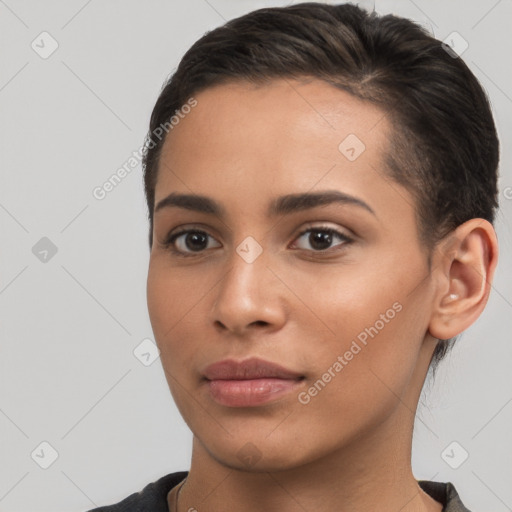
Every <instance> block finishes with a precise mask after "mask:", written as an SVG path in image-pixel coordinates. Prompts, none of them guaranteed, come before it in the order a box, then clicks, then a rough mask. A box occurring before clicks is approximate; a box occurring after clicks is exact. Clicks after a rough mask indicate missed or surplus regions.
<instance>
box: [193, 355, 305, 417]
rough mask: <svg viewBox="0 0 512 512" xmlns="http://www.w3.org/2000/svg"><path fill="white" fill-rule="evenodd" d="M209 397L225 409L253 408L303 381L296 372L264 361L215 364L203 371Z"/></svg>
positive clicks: (291, 389) (294, 388)
mask: <svg viewBox="0 0 512 512" xmlns="http://www.w3.org/2000/svg"><path fill="white" fill-rule="evenodd" d="M203 376H204V380H205V383H206V386H207V388H208V391H209V394H210V396H211V398H213V400H214V401H215V402H217V403H218V404H220V405H224V406H227V407H254V406H258V405H263V404H266V403H269V402H271V401H274V400H277V399H278V398H282V397H283V396H284V395H286V394H288V393H291V392H292V391H294V390H297V389H298V387H300V386H302V381H303V380H304V379H305V376H304V375H301V374H299V373H297V372H295V371H292V370H289V369H287V368H284V367H282V366H280V365H278V364H276V363H272V362H270V361H265V360H263V359H258V358H251V359H247V360H245V361H241V362H237V361H235V360H232V359H228V360H224V361H220V362H217V363H214V364H212V365H210V366H208V367H207V368H206V370H205V371H204V372H203Z"/></svg>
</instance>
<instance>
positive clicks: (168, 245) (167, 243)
mask: <svg viewBox="0 0 512 512" xmlns="http://www.w3.org/2000/svg"><path fill="white" fill-rule="evenodd" d="M309 232H320V233H328V234H329V235H331V236H333V235H334V236H337V237H338V238H340V239H341V240H342V243H340V244H338V245H336V246H334V247H337V249H336V248H335V249H333V248H329V249H324V250H318V251H315V250H314V249H298V250H302V251H309V252H313V253H314V254H315V255H323V254H330V253H332V252H335V251H340V250H343V249H344V248H345V247H346V246H347V245H349V244H351V243H352V242H354V240H353V239H352V238H350V237H348V236H347V235H345V234H344V233H341V232H340V231H337V230H336V229H333V228H330V227H326V226H312V227H311V226H310V227H308V228H306V229H304V230H303V231H301V232H300V233H299V234H298V235H297V237H296V238H295V239H294V240H297V239H299V238H301V237H302V236H303V235H305V234H306V233H309ZM189 233H199V234H202V235H206V236H211V235H209V234H208V233H207V232H206V231H204V230H201V229H193V228H192V229H190V228H189V229H183V230H181V231H178V232H177V233H172V234H169V235H168V236H167V238H166V239H165V240H164V242H163V244H162V245H163V247H164V248H165V249H167V250H169V251H170V252H172V253H173V254H175V255H176V256H180V257H183V258H188V257H193V256H200V255H202V254H204V253H205V252H206V249H205V250H202V251H197V252H189V253H187V252H183V251H180V250H179V249H176V247H175V246H174V242H175V241H176V239H177V238H178V237H180V236H182V235H185V234H189ZM212 238H213V237H212Z"/></svg>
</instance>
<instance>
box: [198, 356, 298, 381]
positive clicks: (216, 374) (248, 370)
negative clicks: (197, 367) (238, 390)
mask: <svg viewBox="0 0 512 512" xmlns="http://www.w3.org/2000/svg"><path fill="white" fill-rule="evenodd" d="M203 375H204V376H205V377H206V378H207V379H208V380H248V379H263V378H272V377H273V378H276V379H298V378H300V377H303V376H302V375H301V374H300V373H296V372H293V371H291V370H288V369H286V368H283V367H282V366H280V365H278V364H276V363H272V362H270V361H265V360H264V359H258V358H256V357H253V358H251V359H245V360H244V361H235V360H234V359H225V360H223V361H218V362H217V363H213V364H211V365H210V366H208V367H207V368H206V369H205V370H204V372H203Z"/></svg>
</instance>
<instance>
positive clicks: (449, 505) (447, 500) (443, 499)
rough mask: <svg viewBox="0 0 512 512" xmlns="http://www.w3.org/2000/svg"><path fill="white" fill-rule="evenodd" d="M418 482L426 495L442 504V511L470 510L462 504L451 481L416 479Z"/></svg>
mask: <svg viewBox="0 0 512 512" xmlns="http://www.w3.org/2000/svg"><path fill="white" fill-rule="evenodd" d="M418 484H419V486H420V487H421V488H422V489H423V490H424V491H425V492H426V493H427V494H428V495H430V496H431V497H432V498H434V499H435V500H436V501H439V503H442V504H443V511H442V512H471V511H470V510H469V509H468V508H466V507H465V506H464V504H463V503H462V501H461V499H460V496H459V494H458V492H457V490H456V489H455V486H454V485H453V484H452V483H451V482H432V481H430V480H418Z"/></svg>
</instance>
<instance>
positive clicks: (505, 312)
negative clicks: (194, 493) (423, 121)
mask: <svg viewBox="0 0 512 512" xmlns="http://www.w3.org/2000/svg"><path fill="white" fill-rule="evenodd" d="M285 4H286V2H278V1H266V2H264V1H256V0H243V1H238V2H235V1H226V0H210V1H206V0H190V1H187V2H185V1H182V2H169V1H167V2H164V1H157V0H151V1H144V2H142V1H140V2H136V1H132V0H131V1H127V0H124V1H121V0H112V1H108V2H106V1H103V2H99V1H98V0H96V1H95V0H92V1H91V0H89V1H85V0H72V1H70V0H68V1H65V2H64V1H60V2H59V1H55V0H52V1H45V2H36V1H32V2H21V1H16V0H5V1H2V0H0V38H1V41H0V48H1V49H2V51H1V56H0V66H1V67H0V108H1V115H0V125H1V133H0V141H1V143H2V144H1V168H0V172H1V181H0V183H1V187H0V233H1V240H2V243H1V249H0V312H1V313H0V339H1V344H0V351H1V352H0V443H1V444H0V461H1V462H0V510H1V511H10V512H18V511H20V512H21V511H23V512H30V511H38V512H42V511H52V512H59V511H83V510H86V509H89V508H92V507H93V506H95V505H101V504H107V503H112V502H114V501H119V500H120V499H122V498H124V497H125V496H127V495H128V494H131V493H132V492H135V491H138V490H140V489H141V488H142V487H143V486H144V485H146V484H147V483H149V482H150V481H154V480H156V479H157V478H159V477H161V476H163V475H164V474H166V473H169V472H172V471H179V470H187V469H188V468H189V458H190V454H191V447H190V443H191V434H190V432H189V431H188V428H187V426H186V425H185V423H184V422H183V420H182V419H181V417H180V416H179V413H178V411H177V409H176V407H175V405H174V403H173V401H172V398H171V396H170V393H169V391H168V388H167V383H166V381H165V378H164V374H163V371H162V368H161V366H160V360H159V359H156V360H155V361H154V363H153V364H151V365H149V366H145V365H144V364H142V362H141V361H140V360H139V359H137V358H136V357H135V355H134V353H133V351H134V349H135V348H136V347H137V346H138V345H139V344H140V343H141V341H142V340H144V339H146V338H150V339H152V332H151V326H150V323H149V317H148V314H147V309H146V297H145V286H146V283H145V279H146V272H147V264H148V254H149V253H148V246H147V223H146V207H145V204H144V198H143V191H142V180H141V171H140V165H139V166H137V167H136V168H135V169H134V170H133V171H132V172H131V173H130V174H129V175H128V176H126V178H125V179H124V180H123V181H122V182H121V183H120V184H119V185H118V186H117V187H116V188H115V189H114V190H113V191H111V192H110V193H109V194H107V196H106V197H105V198H104V199H103V200H97V199H95V198H94V197H93V194H92V191H93V189H94V188H95V187H97V186H101V185H102V183H104V182H105V181H106V180H107V179H108V178H109V177H110V176H111V175H112V174H113V173H114V172H115V171H116V170H117V169H118V168H119V167H121V166H122V165H123V164H124V163H125V162H126V161H127V159H128V158H129V157H130V156H131V154H132V152H133V151H136V150H138V148H139V147H140V146H141V144H142V141H143V138H144V135H145V133H146V130H147V126H148V121H149V115H150V112H151V109H152V107H153V104H154V102H155V100H156V97H157V95H158V93H159V91H160V87H161V85H162V83H163V81H164V79H165V78H166V77H167V76H168V75H169V74H170V72H171V71H172V70H173V69H174V68H175V66H176V65H177V64H178V61H179V58H180V57H181V56H182V55H183V53H184V51H185V50H186V49H187V48H188V47H189V46H190V45H191V44H192V43H193V42H194V41H195V40H196V39H197V38H199V37H200V36H201V35H202V34H203V33H204V32H205V31H207V30H210V29H212V28H214V27H216V26H218V25H219V24H221V23H223V22H224V20H228V19H230V18H233V17H235V16H239V15H241V14H243V13H245V12H248V11H250V10H253V9H255V8H259V7H263V6H274V5H285ZM375 7H376V10H377V11H379V12H394V13H396V14H400V15H403V16H407V17H410V18H413V19H415V20H417V21H419V22H420V23H422V24H423V25H425V26H426V27H428V29H429V30H431V31H432V32H433V33H434V35H435V36H436V37H438V38H440V39H444V38H445V37H446V36H448V35H449V34H450V33H452V32H453V31H457V32H458V33H459V34H460V35H461V36H462V37H463V38H464V39H465V40H466V41H467V42H468V43H469V47H468V49H467V50H466V51H465V52H464V54H463V58H464V60H465V61H466V62H467V63H468V64H469V66H470V67H471V69H472V70H473V71H474V72H475V74H476V75H477V77H478V78H479V79H480V80H481V82H482V84H483V86H484V87H485V89H486V90H487V92H488V94H489V95H490V98H491V101H492V104H493V109H494V113H495V116H496V121H497V124H498V129H499V134H500V138H501V142H502V157H501V180H500V201H501V210H500V213H499V217H498V222H497V231H498V237H499V241H500V246H501V259H500V263H499V267H498V271H497V276H496V279H495V283H494V290H493V292H492V295H491V298H490V302H489V305H488V307H487V309H486V311H485V313H484V314H483V315H482V317H481V318H480V319H479V320H478V321H477V323H476V324H475V325H474V326H473V327H472V328H471V329H470V330H468V331H467V332H466V333H465V335H464V336H463V337H462V338H461V340H460V342H459V344H458V346H456V348H455V350H454V352H453V353H452V355H451V356H450V357H449V358H448V359H447V360H445V361H444V362H443V363H442V366H441V368H440V370H439V374H438V376H437V379H436V381H435V383H434V385H433V386H431V387H428V386H427V387H426V389H425V390H424V395H423V396H422V400H421V401H422V405H421V406H420V411H419V420H418V421H417V422H416V428H415V436H414V446H413V448H414V455H413V467H414V471H415V476H416V477H417V478H422V479H434V480H438V481H451V482H453V483H454V484H455V485H456V487H457V489H458V490H459V492H460V494H461V496H462V498H463V501H464V502H465V504H466V506H468V507H469V508H470V509H471V510H475V512H476V511H478V510H493V511H494V512H502V511H506V510H512V486H511V485H510V483H511V481H512V470H511V460H512V440H511V436H510V431H511V425H512V386H511V376H510V375H511V372H510V362H511V360H512V359H511V356H512V345H511V344H510V343H509V342H510V331H511V317H512V306H511V303H512V294H511V289H512V286H511V281H512V275H511V266H510V263H509V262H510V261H511V259H510V257H511V245H512V244H511V238H512V237H511V223H510V220H511V218H512V215H511V214H512V199H510V198H511V197H512V188H510V187H512V174H511V165H510V164H511V142H512V133H511V119H512V115H511V113H512V99H511V98H512V86H511V83H512V82H511V69H510V55H512V36H511V26H510V20H511V19H512V3H511V1H510V0H500V1H496V0H490V1H480V0H479V1H472V2H467V1H463V0H458V1H451V2H445V1H428V2H427V1H424V0H421V1H420V0H415V1H412V0H402V1H390V0H382V1H381V0H377V2H376V6H375ZM43 31H47V32H49V33H50V34H51V36H52V37H53V38H54V39H55V40H56V41H57V43H58V45H59V46H58V49H57V50H56V51H55V52H54V53H53V54H52V55H51V56H49V57H48V58H46V59H43V58H41V57H40V55H39V54H38V53H36V52H35V51H34V50H33V49H32V47H31V44H32V41H34V40H35V41H36V43H38V41H39V43H38V44H39V46H40V47H41V46H43V45H44V48H45V49H46V50H48V49H49V48H50V41H49V40H48V39H46V40H45V42H41V38H38V36H39V34H40V33H41V32H43ZM45 37H46V36H45ZM507 187H508V188H507ZM507 197H508V199H507ZM43 237H47V238H48V239H50V240H51V242H52V243H53V244H54V245H55V246H56V248H57V252H56V254H55V255H53V256H52V253H51V251H50V252H49V253H48V255H47V256H46V262H44V261H41V260H40V258H41V257H42V253H41V252H38V251H37V250H36V251H35V252H36V254H34V253H33V251H32V248H33V247H34V245H36V244H37V243H38V241H39V240H40V239H41V238H43ZM47 243H48V242H45V241H43V242H40V244H43V245H42V246H36V248H39V251H42V250H44V249H45V246H44V244H47ZM41 247H42V249H41ZM36 255H39V256H38V257H36ZM43 441H46V442H47V443H49V444H50V445H51V446H52V447H53V449H54V450H55V451H56V452H57V453H58V458H57V459H56V460H55V462H53V464H51V465H50V466H49V467H48V468H47V469H43V468H42V467H40V466H41V465H44V464H48V463H49V462H51V455H52V451H51V449H49V448H48V447H47V446H46V445H42V446H40V443H41V442H43ZM453 441H456V442H457V443H458V445H452V448H453V447H454V446H455V450H454V452H451V453H452V458H453V454H455V458H457V457H458V458H460V457H461V456H462V455H461V453H463V452H462V451H461V448H462V449H464V450H466V451H467V452H468V453H469V457H468V459H467V460H466V461H465V462H464V463H463V464H462V465H460V466H459V467H458V468H457V469H453V468H452V467H450V466H449V465H448V463H447V462H446V460H447V459H446V456H445V457H443V456H442V453H443V450H445V448H446V447H447V446H449V445H450V443H452V442H453ZM450 450H451V448H450V449H449V452H450ZM445 453H446V452H445ZM31 454H32V455H31Z"/></svg>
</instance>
